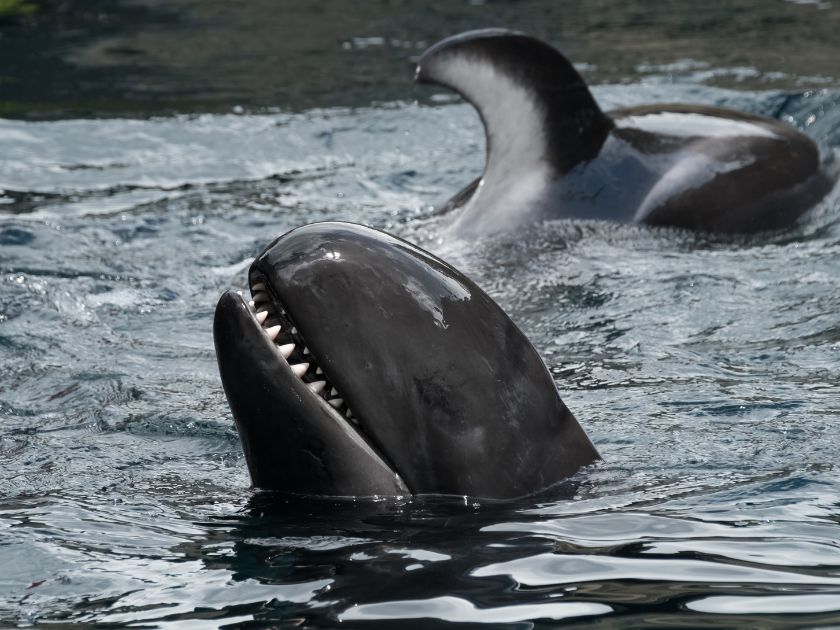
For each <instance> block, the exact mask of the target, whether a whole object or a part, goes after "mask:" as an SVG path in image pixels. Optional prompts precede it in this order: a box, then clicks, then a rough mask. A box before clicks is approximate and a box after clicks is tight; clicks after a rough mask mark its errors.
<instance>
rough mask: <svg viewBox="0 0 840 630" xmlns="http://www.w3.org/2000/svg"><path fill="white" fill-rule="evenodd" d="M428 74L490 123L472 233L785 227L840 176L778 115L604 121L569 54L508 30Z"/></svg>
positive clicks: (422, 70)
mask: <svg viewBox="0 0 840 630" xmlns="http://www.w3.org/2000/svg"><path fill="white" fill-rule="evenodd" d="M417 77H418V80H419V81H421V82H426V83H436V84H439V85H443V86H445V87H448V88H451V89H454V90H456V91H458V92H459V93H461V94H462V95H463V96H464V97H465V98H466V99H467V100H469V101H470V102H471V103H472V104H473V105H475V107H476V108H477V109H478V111H479V114H480V115H481V118H482V121H483V122H484V125H485V132H486V134H487V147H488V156H487V164H486V167H485V172H484V174H483V176H482V177H481V178H479V179H478V180H476V181H475V182H473V183H472V184H470V185H469V186H468V187H467V188H466V189H465V190H464V191H462V192H460V193H458V194H457V195H455V196H454V197H453V199H452V200H450V202H448V203H447V204H446V208H447V209H453V208H461V210H460V212H459V213H458V214H457V215H454V220H453V223H452V225H451V229H452V230H453V231H454V232H456V233H458V234H461V235H468V234H481V233H492V232H503V231H510V230H512V229H514V228H515V227H516V226H517V225H520V224H522V223H526V222H532V221H543V220H549V219H562V218H577V219H603V220H610V221H619V222H625V223H647V224H650V225H665V226H674V227H681V228H688V229H693V230H701V231H712V232H723V233H731V232H747V233H749V232H757V231H761V230H770V229H779V228H784V227H788V226H790V225H792V224H793V223H795V222H796V221H797V219H798V218H799V217H800V216H801V215H802V214H804V213H805V212H806V211H807V210H809V209H810V208H812V207H813V206H814V205H815V204H817V203H818V202H819V201H820V199H822V197H823V196H825V195H826V194H827V193H828V191H829V190H831V188H832V186H833V185H834V183H835V181H836V179H837V165H836V164H834V163H833V156H831V155H827V156H821V155H820V151H819V149H818V147H817V145H816V144H815V143H814V141H813V140H811V139H810V138H809V137H808V136H806V135H804V134H802V133H800V132H799V131H797V130H796V129H794V128H792V127H790V126H788V125H785V124H783V123H781V122H779V121H776V120H772V119H769V118H764V117H760V116H754V115H750V114H745V113H741V112H737V111H732V110H727V109H722V108H715V107H706V106H700V105H667V104H666V105H648V106H641V107H634V108H628V109H620V110H615V111H612V112H608V113H606V114H604V113H602V112H601V111H600V109H599V108H598V105H597V104H596V103H595V101H594V99H593V98H592V96H591V94H590V93H589V90H588V89H587V88H586V86H585V84H584V82H583V79H582V78H581V77H580V75H579V74H578V73H577V72H576V71H575V70H574V68H573V67H572V66H571V64H570V63H569V62H568V61H567V60H566V59H565V58H564V57H563V56H562V55H561V54H560V53H559V52H558V51H556V50H554V49H553V48H551V47H550V46H548V45H547V44H545V43H543V42H540V41H538V40H535V39H533V38H530V37H527V36H525V35H521V34H517V33H512V32H509V31H500V30H488V31H472V32H469V33H464V34H462V35H458V36H455V37H452V38H449V39H447V40H444V41H442V42H440V43H438V44H436V45H435V46H433V47H432V48H431V49H429V51H427V52H426V53H425V54H424V55H423V57H422V58H421V60H420V63H419V65H418V70H417Z"/></svg>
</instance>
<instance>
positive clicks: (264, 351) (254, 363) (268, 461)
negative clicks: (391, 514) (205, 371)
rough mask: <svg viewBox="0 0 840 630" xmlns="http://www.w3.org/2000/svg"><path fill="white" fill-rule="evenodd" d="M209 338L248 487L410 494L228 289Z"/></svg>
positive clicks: (334, 493)
mask: <svg viewBox="0 0 840 630" xmlns="http://www.w3.org/2000/svg"><path fill="white" fill-rule="evenodd" d="M275 325H276V324H275ZM281 327H282V324H281ZM213 336H214V339H215V344H216V354H217V358H218V362H219V372H220V375H221V377H222V383H223V385H224V389H225V394H226V395H227V398H228V402H229V404H230V407H231V411H232V412H233V416H234V420H235V421H236V425H237V429H238V431H239V434H240V437H241V439H242V445H243V449H244V451H245V456H246V460H247V462H248V468H249V471H250V473H251V479H252V481H253V484H254V486H256V487H259V488H262V489H270V490H279V491H285V492H291V493H298V494H309V495H329V496H372V495H405V494H409V490H408V488H407V487H406V485H405V483H403V481H402V479H401V478H400V476H399V475H398V474H397V472H396V471H395V470H394V469H393V468H392V467H391V466H390V465H389V464H388V463H387V462H386V461H385V460H384V459H383V458H382V456H381V455H380V454H379V453H377V452H376V451H375V449H374V448H373V447H371V445H370V444H369V443H368V442H367V441H366V440H365V439H364V437H362V436H361V435H360V433H359V432H358V431H357V430H356V429H355V428H354V427H353V426H351V424H350V423H349V422H348V421H347V420H346V419H345V418H342V417H341V416H340V415H339V414H338V413H337V412H336V410H335V409H334V408H333V407H332V406H331V405H330V404H328V403H327V401H326V400H325V399H324V398H323V397H321V396H319V395H318V394H317V393H315V392H314V391H313V388H311V387H310V386H309V384H308V383H307V382H304V380H303V378H308V376H307V374H308V372H309V370H307V372H306V373H305V374H304V377H303V378H301V377H300V376H298V375H297V374H296V373H295V371H293V368H292V365H290V364H289V362H288V361H287V360H286V358H284V356H283V352H284V351H282V350H280V349H279V348H278V346H277V345H276V344H275V343H274V341H272V340H270V339H269V336H268V335H267V334H266V332H265V329H264V328H263V326H262V324H261V323H260V322H259V321H258V319H257V317H256V311H255V310H254V308H253V307H251V306H250V305H249V304H248V302H247V301H246V300H245V299H243V298H242V296H241V295H239V294H237V293H236V292H234V291H228V292H226V293H225V294H223V295H222V297H221V298H220V300H219V304H218V305H217V307H216V315H215V318H214V323H213ZM278 336H279V335H278ZM291 356H292V357H294V356H295V354H292V355H291ZM295 365H299V364H295ZM299 369H300V368H298V370H299ZM312 371H313V372H314V370H312ZM325 387H326V386H325Z"/></svg>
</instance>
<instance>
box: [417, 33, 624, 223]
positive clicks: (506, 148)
mask: <svg viewBox="0 0 840 630" xmlns="http://www.w3.org/2000/svg"><path fill="white" fill-rule="evenodd" d="M416 80H417V81H418V82H420V83H433V84H437V85H441V86H445V87H448V88H451V89H453V90H455V91H456V92H458V93H459V94H461V96H463V97H464V98H465V99H466V100H467V101H469V102H470V103H472V105H473V106H474V107H475V108H476V109H477V110H478V113H479V115H480V116H481V120H482V122H483V124H484V130H485V134H486V136H487V161H486V164H485V168H484V175H483V176H482V181H481V183H480V185H479V186H478V187H477V188H476V193H475V197H474V198H477V196H478V195H481V196H482V197H483V198H484V199H485V200H490V201H492V202H493V204H495V203H496V200H502V199H504V201H503V202H501V203H503V205H505V206H509V205H511V204H514V205H517V204H518V205H521V204H522V203H531V204H533V203H535V202H536V201H537V199H538V197H539V191H540V189H541V188H542V187H543V185H547V183H548V182H549V181H550V180H551V179H553V178H554V177H556V176H557V175H558V174H562V173H566V172H568V171H569V170H571V169H572V168H574V167H575V165H577V164H579V163H581V162H585V161H587V160H589V159H591V158H592V157H594V156H595V155H597V153H598V151H599V150H600V148H601V145H602V144H603V142H604V139H605V138H606V136H607V133H608V132H609V130H610V129H611V128H612V121H611V120H610V119H609V118H608V117H607V116H606V115H604V113H603V112H602V111H601V109H600V108H599V107H598V104H597V103H596V102H595V99H594V98H593V97H592V94H591V93H590V92H589V89H588V88H587V86H586V83H585V82H584V81H583V79H582V78H581V76H580V75H579V74H578V72H577V71H576V70H575V69H574V67H573V66H572V64H571V63H569V61H568V60H567V59H566V58H565V57H564V56H563V55H561V54H560V53H559V52H558V51H557V50H555V49H554V48H552V47H551V46H549V45H548V44H545V43H544V42H541V41H539V40H537V39H534V38H533V37H529V36H527V35H523V34H521V33H516V32H513V31H506V30H500V29H488V30H479V31H469V32H467V33H462V34H461V35H456V36H454V37H450V38H447V39H445V40H443V41H441V42H439V43H438V44H435V45H434V46H432V47H431V48H430V49H429V50H427V51H426V52H425V53H424V54H423V56H422V57H421V58H420V61H419V63H418V65H417V75H416ZM520 182H527V183H528V186H529V190H523V189H522V186H521V185H520ZM507 197H510V198H509V199H506V198H507ZM482 205H483V206H484V207H485V208H487V207H488V205H487V202H485V203H484V204H482Z"/></svg>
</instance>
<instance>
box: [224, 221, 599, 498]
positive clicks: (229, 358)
mask: <svg viewBox="0 0 840 630" xmlns="http://www.w3.org/2000/svg"><path fill="white" fill-rule="evenodd" d="M249 285H250V288H251V292H252V294H253V300H252V301H251V303H249V302H248V301H246V300H245V299H244V298H243V297H242V296H241V295H239V294H238V293H236V292H234V291H228V292H226V293H225V294H224V295H222V297H221V299H220V300H219V303H218V306H217V307H216V315H215V318H214V323H213V336H214V339H215V344H216V354H217V358H218V363H219V372H220V374H221V377H222V383H223V385H224V389H225V393H226V395H227V399H228V402H229V403H230V407H231V411H232V412H233V417H234V419H235V422H236V425H237V428H238V430H239V434H240V437H241V439H242V445H243V449H244V451H245V456H246V460H247V462H248V468H249V471H250V474H251V479H252V481H253V483H254V485H255V486H256V487H259V488H265V489H271V490H279V491H283V492H288V493H296V494H307V495H327V496H370V495H406V494H409V493H412V494H449V495H452V494H454V495H470V496H475V497H482V498H496V499H508V498H517V497H522V496H527V495H531V494H534V493H536V492H539V491H541V490H544V489H546V488H549V487H551V486H553V485H554V484H556V483H557V482H559V481H561V480H563V479H565V478H567V477H569V476H571V475H573V474H574V473H575V472H576V471H577V470H578V469H579V468H581V467H582V466H585V465H586V464H589V463H591V462H593V461H594V460H596V459H598V457H599V456H598V453H597V451H596V450H595V448H594V446H593V445H592V443H591V442H590V441H589V439H588V438H587V436H586V434H585V433H584V431H583V429H582V428H581V427H580V425H579V424H578V422H577V420H575V418H574V416H573V415H572V414H571V413H570V412H569V410H568V409H567V408H566V406H565V405H564V404H563V402H562V401H561V400H560V397H559V395H558V394H557V390H556V388H555V386H554V382H553V380H552V378H551V375H550V374H549V373H548V370H547V369H546V367H545V365H544V364H543V362H542V360H541V359H540V357H539V355H538V354H537V352H536V350H534V348H533V346H532V345H531V344H530V343H529V341H528V340H527V338H526V337H525V335H523V334H522V332H521V331H520V330H519V329H518V328H517V327H516V325H515V324H514V323H513V322H512V321H511V320H510V318H509V317H508V316H507V315H506V314H505V313H504V311H502V309H501V308H499V306H498V305H496V303H495V302H493V300H491V299H490V298H489V297H488V296H487V294H486V293H484V291H482V290H481V289H480V288H478V286H476V285H475V284H474V283H473V282H472V281H470V280H469V279H468V278H467V277H466V276H464V275H463V274H461V273H460V272H458V271H457V270H456V269H454V268H453V267H451V266H450V265H448V264H447V263H445V262H443V261H442V260H440V259H438V258H435V257H434V256H432V255H431V254H429V253H428V252H425V251H424V250H422V249H420V248H418V247H415V246H414V245H411V244H410V243H407V242H405V241H402V240H400V239H398V238H395V237H393V236H390V235H387V234H385V233H383V232H379V231H377V230H373V229H371V228H365V227H361V226H358V225H353V224H347V223H319V224H312V225H307V226H304V227H301V228H298V229H295V230H292V231H291V232H289V233H287V234H285V235H284V236H281V237H280V238H278V239H277V240H275V241H274V242H273V243H271V244H270V245H269V246H268V247H267V248H266V249H265V250H264V251H263V252H262V253H261V254H260V255H259V256H258V257H257V259H256V260H255V261H254V263H253V265H252V266H251V269H250V272H249Z"/></svg>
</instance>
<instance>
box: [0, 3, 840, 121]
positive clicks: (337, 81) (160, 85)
mask: <svg viewBox="0 0 840 630" xmlns="http://www.w3.org/2000/svg"><path fill="white" fill-rule="evenodd" d="M2 7H7V8H6V11H5V12H3V11H2ZM488 26H493V27H495V26H500V27H508V28H516V29H519V30H523V31H527V32H530V33H532V34H534V35H537V36H539V37H542V38H544V39H547V40H548V41H550V42H551V43H553V44H555V45H557V46H558V47H560V48H561V49H562V50H564V51H565V52H566V53H567V54H568V55H569V56H570V57H571V58H572V59H573V60H574V61H575V62H577V63H579V64H581V69H582V71H583V73H584V75H585V77H586V78H587V80H589V81H591V82H595V83H602V82H617V81H624V80H627V79H628V78H645V77H647V76H657V75H663V74H664V75H667V76H668V77H670V78H672V79H676V80H682V79H686V78H689V79H693V80H696V81H701V82H706V83H711V84H715V85H737V86H740V87H746V88H757V87H763V88H768V87H773V88H782V89H790V88H793V89H796V90H801V89H804V88H809V87H815V88H820V87H823V86H824V85H826V83H830V82H831V81H832V80H833V79H835V78H836V76H837V65H836V54H834V53H836V46H837V43H836V33H837V32H838V30H840V7H838V6H837V4H836V3H830V2H823V1H814V2H807V3H805V2H794V1H782V0H779V1H774V2H754V1H753V0H726V1H724V2H716V3H713V4H711V5H703V6H699V5H698V4H697V3H695V2H691V1H690V0H676V1H674V2H669V3H667V4H659V5H657V6H656V8H655V9H654V8H652V7H651V5H650V4H649V3H647V2H645V1H644V0H632V1H630V2H612V1H611V0H596V1H593V2H586V3H580V2H574V1H572V0H564V1H562V2H550V1H547V0H524V1H521V2H505V1H502V0H488V1H486V2H485V1H483V0H479V1H475V0H474V1H470V2H467V1H463V2H449V1H448V0H446V1H445V0H435V1H434V2H425V3H424V4H423V9H422V10H414V9H412V7H411V5H409V4H407V3H405V2H403V1H402V0H374V1H371V2H364V3H361V4H358V5H354V7H353V9H352V11H350V10H346V7H345V5H344V3H343V2H341V1H340V0H318V1H316V2H305V3H301V2H292V1H290V0H282V1H275V0H256V1H252V2H248V3H244V4H241V3H239V4H237V3H233V4H232V3H230V2H225V1H224V0H204V1H202V2H190V1H187V0H179V1H178V2H161V1H159V0H140V1H133V2H127V1H121V2H109V1H107V0H26V1H25V2H24V1H23V0H14V1H13V0H5V4H4V5H2V6H0V59H4V60H7V61H6V63H4V64H3V66H2V67H1V68H0V114H2V115H6V116H17V117H30V118H39V117H62V116H103V115H105V116H114V115H125V114H130V115H149V114H159V113H171V112H199V111H201V112H221V111H230V110H231V108H234V107H238V108H242V107H244V108H245V109H248V110H254V109H260V108H266V107H278V108H281V109H282V110H285V111H300V110H303V109H307V108H311V107H324V106H330V107H332V106H360V105H361V106H366V105H369V104H370V103H372V102H387V101H392V100H399V99H407V98H411V97H412V96H413V95H416V94H424V95H425V93H424V92H418V93H415V91H414V90H413V89H412V85H411V80H412V74H413V69H412V66H413V62H414V60H415V59H416V58H417V56H418V55H419V54H420V53H421V52H422V51H423V49H425V48H426V47H427V46H428V45H430V44H432V43H434V42H435V41H437V40H438V39H440V38H441V37H443V36H445V35H449V34H452V33H456V32H459V31H462V30H467V29H471V28H478V27H488ZM831 51H834V53H832V52H831ZM9 60H11V61H10V62H9ZM303 77H305V80H302V78H303Z"/></svg>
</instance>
